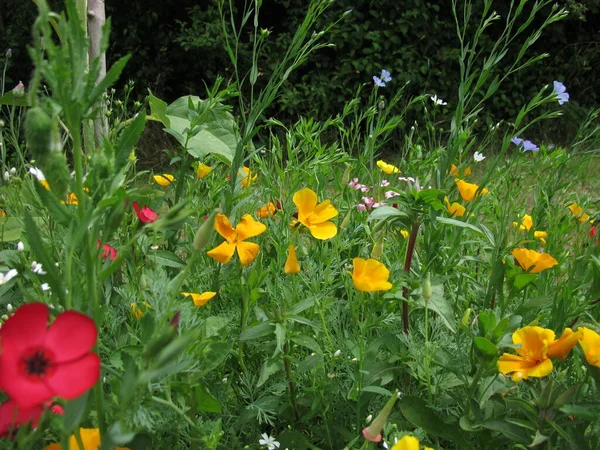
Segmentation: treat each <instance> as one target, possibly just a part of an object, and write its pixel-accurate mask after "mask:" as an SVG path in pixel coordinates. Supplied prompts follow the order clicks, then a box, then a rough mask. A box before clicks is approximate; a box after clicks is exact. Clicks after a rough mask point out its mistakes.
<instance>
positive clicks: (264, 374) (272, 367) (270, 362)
mask: <svg viewBox="0 0 600 450" xmlns="http://www.w3.org/2000/svg"><path fill="white" fill-rule="evenodd" d="M282 369H283V361H282V360H281V358H279V357H276V358H270V359H267V360H266V361H265V362H264V363H263V366H262V369H261V370H260V377H259V378H258V383H257V384H256V387H261V386H262V385H263V384H265V383H266V382H267V380H268V379H269V378H270V377H271V375H273V374H274V373H277V372H279V371H280V370H282Z"/></svg>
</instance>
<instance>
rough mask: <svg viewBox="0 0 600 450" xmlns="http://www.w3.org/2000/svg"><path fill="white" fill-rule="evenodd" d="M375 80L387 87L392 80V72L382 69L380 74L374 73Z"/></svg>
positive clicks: (376, 83) (381, 85) (377, 83)
mask: <svg viewBox="0 0 600 450" xmlns="http://www.w3.org/2000/svg"><path fill="white" fill-rule="evenodd" d="M373 81H374V82H375V85H376V86H379V87H385V84H386V83H389V82H390V81H392V77H391V76H390V73H389V72H388V71H387V70H385V69H382V70H381V75H380V76H377V75H373Z"/></svg>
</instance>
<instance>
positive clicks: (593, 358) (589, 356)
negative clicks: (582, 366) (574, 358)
mask: <svg viewBox="0 0 600 450" xmlns="http://www.w3.org/2000/svg"><path fill="white" fill-rule="evenodd" d="M577 331H580V332H581V340H580V341H579V345H581V349H582V350H583V353H584V355H585V359H586V361H587V362H588V364H591V365H592V366H596V367H600V334H598V333H596V332H595V331H594V330H590V329H589V328H585V327H579V328H578V329H577Z"/></svg>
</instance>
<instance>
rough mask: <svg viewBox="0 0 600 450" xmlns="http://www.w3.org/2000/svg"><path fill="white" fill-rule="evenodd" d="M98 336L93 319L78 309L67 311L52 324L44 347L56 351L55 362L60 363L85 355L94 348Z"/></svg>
mask: <svg viewBox="0 0 600 450" xmlns="http://www.w3.org/2000/svg"><path fill="white" fill-rule="evenodd" d="M97 337H98V332H97V330H96V324H95V323H94V321H93V320H92V319H90V318H89V317H88V316H86V315H84V314H81V313H79V312H77V311H66V312H64V313H62V314H59V316H58V317H57V318H56V320H55V321H54V323H53V324H52V325H50V329H49V330H48V332H47V333H46V340H45V341H44V347H46V348H47V349H48V350H50V351H51V352H52V353H54V357H55V362H56V363H57V364H60V363H63V362H69V361H73V360H74V359H79V358H81V357H82V356H84V355H85V354H86V353H88V352H89V351H90V350H91V349H92V347H93V346H94V344H95V343H96V338H97Z"/></svg>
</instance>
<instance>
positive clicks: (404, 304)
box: [402, 219, 419, 334]
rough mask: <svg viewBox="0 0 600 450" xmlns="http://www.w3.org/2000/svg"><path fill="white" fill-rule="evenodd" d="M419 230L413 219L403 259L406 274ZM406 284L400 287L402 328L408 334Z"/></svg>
mask: <svg viewBox="0 0 600 450" xmlns="http://www.w3.org/2000/svg"><path fill="white" fill-rule="evenodd" d="M418 232H419V221H418V220H417V219H415V220H414V222H413V224H412V229H411V231H410V236H409V239H408V248H407V249H406V259H405V261H404V271H405V272H406V273H407V274H410V266H411V264H412V257H413V254H414V252H415V243H416V242H417V233H418ZM408 295H409V291H408V286H404V287H403V288H402V297H403V299H404V300H402V326H403V329H404V333H406V334H408V331H409V323H408V319H409V317H408Z"/></svg>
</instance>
